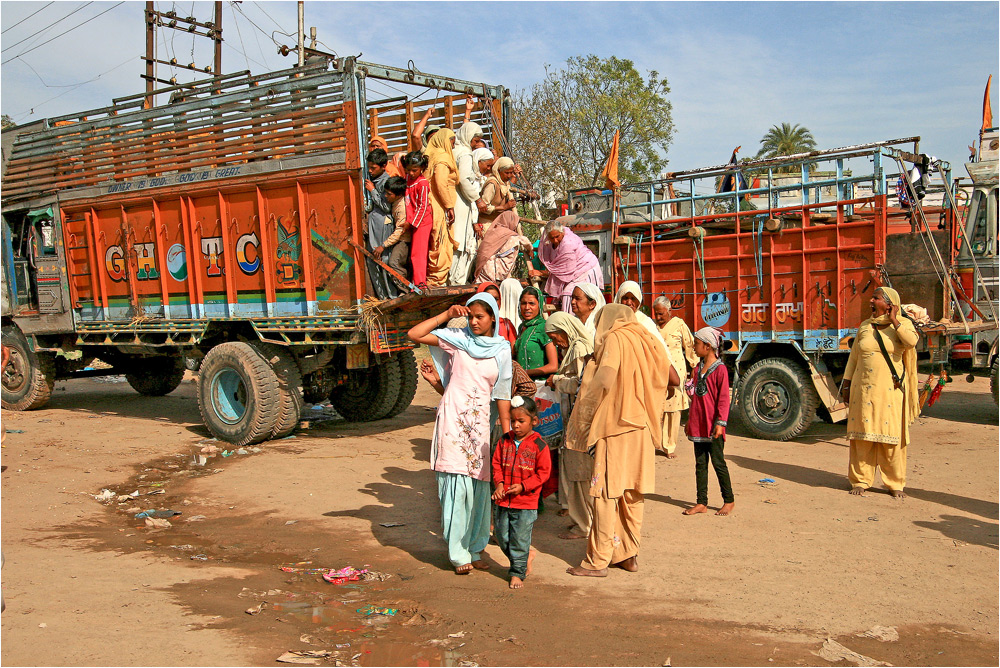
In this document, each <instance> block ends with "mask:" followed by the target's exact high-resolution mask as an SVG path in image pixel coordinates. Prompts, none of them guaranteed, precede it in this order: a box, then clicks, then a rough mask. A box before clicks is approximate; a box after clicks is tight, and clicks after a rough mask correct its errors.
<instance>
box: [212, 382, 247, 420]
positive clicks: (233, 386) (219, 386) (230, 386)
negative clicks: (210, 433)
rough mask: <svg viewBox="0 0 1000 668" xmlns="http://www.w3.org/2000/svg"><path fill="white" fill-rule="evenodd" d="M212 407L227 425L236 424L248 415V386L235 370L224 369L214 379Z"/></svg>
mask: <svg viewBox="0 0 1000 668" xmlns="http://www.w3.org/2000/svg"><path fill="white" fill-rule="evenodd" d="M211 396H212V407H213V408H214V409H215V414H216V415H218V416H219V419H220V420H222V421H223V422H225V423H226V424H236V423H238V422H239V421H240V420H242V419H243V416H244V415H246V413H247V386H246V383H245V382H243V377H242V376H240V374H239V373H237V372H236V371H235V370H233V369H222V370H221V371H219V372H218V373H216V374H215V377H214V378H212V392H211Z"/></svg>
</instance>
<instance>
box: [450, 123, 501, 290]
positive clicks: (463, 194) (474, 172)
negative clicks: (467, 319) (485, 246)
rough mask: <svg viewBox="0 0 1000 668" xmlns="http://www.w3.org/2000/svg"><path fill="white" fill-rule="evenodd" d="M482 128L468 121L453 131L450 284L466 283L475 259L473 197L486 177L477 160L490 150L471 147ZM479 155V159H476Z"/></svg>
mask: <svg viewBox="0 0 1000 668" xmlns="http://www.w3.org/2000/svg"><path fill="white" fill-rule="evenodd" d="M482 138H483V130H482V128H480V127H479V125H478V124H476V123H473V122H472V121H469V122H467V123H464V124H463V125H462V127H460V128H459V129H458V132H456V133H455V150H454V156H455V164H456V165H457V166H458V187H457V191H458V197H457V198H456V199H455V222H454V223H453V224H452V226H451V234H452V236H453V237H454V238H455V243H456V244H457V245H456V246H455V254H454V257H453V258H452V261H451V270H450V271H449V272H448V284H449V285H465V284H466V283H468V282H469V273H470V272H471V271H472V266H473V264H474V263H475V261H476V249H477V248H478V246H479V243H478V241H477V240H476V233H475V224H476V222H477V221H478V220H479V208H478V207H477V206H476V200H478V199H479V196H480V194H481V193H482V189H483V183H484V182H485V179H484V178H483V177H482V173H481V172H480V170H479V161H484V162H487V161H491V160H492V159H493V152H492V151H490V150H489V149H488V148H473V144H476V145H477V146H481V145H482V141H483V139H482ZM477 154H478V155H477ZM477 158H478V160H477Z"/></svg>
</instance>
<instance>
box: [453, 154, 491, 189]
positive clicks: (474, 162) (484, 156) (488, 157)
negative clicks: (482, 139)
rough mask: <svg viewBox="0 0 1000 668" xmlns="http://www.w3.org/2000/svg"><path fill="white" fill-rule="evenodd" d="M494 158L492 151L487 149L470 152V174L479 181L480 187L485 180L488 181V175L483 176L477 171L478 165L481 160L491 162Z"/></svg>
mask: <svg viewBox="0 0 1000 668" xmlns="http://www.w3.org/2000/svg"><path fill="white" fill-rule="evenodd" d="M456 150H457V149H456ZM494 157H495V156H494V155H493V151H491V150H490V149H488V148H477V149H476V150H475V151H473V152H472V173H473V174H475V175H476V178H477V179H479V185H480V186H482V185H483V184H485V183H486V179H488V178H489V177H490V175H489V174H483V173H482V172H481V171H479V163H480V162H482V161H483V160H492V159H493V158H494Z"/></svg>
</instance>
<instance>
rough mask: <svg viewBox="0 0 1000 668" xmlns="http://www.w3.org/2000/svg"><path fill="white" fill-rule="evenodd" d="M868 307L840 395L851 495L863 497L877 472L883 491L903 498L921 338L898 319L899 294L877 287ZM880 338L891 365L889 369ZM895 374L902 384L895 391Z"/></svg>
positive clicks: (915, 410)
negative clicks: (844, 412) (868, 315)
mask: <svg viewBox="0 0 1000 668" xmlns="http://www.w3.org/2000/svg"><path fill="white" fill-rule="evenodd" d="M871 308H872V317H871V318H869V319H868V320H865V321H864V322H862V323H861V325H860V326H859V327H858V336H857V338H856V339H855V340H854V345H853V346H851V355H850V357H849V358H848V359H847V369H846V370H845V371H844V382H843V386H842V387H843V389H842V390H841V392H842V394H843V397H844V401H845V402H846V403H847V404H848V412H847V438H848V439H849V440H850V442H851V458H850V464H849V466H848V471H847V479H848V480H849V481H850V483H851V494H856V495H858V496H864V493H865V490H866V489H868V488H870V487H871V486H872V485H873V484H874V482H875V470H876V469H879V470H881V472H882V482H883V483H884V484H885V486H886V487H887V488H888V489H889V491H890V492H891V493H892V495H893V496H894V497H896V498H901V497H904V496H906V494H904V493H903V487H904V486H905V485H906V444H907V443H908V442H909V440H910V423H911V422H913V420H914V419H916V417H917V414H918V413H920V404H919V400H918V393H919V390H918V388H917V353H916V350H915V348H914V347H915V346H916V345H917V341H919V340H920V336H919V335H918V334H917V331H916V328H915V327H914V326H913V323H912V322H911V321H910V320H909V319H908V318H905V317H903V318H900V317H899V316H900V304H899V293H897V292H896V291H895V290H893V289H892V288H884V287H883V288H878V289H877V290H876V291H875V294H873V295H872V298H871ZM879 337H881V339H882V343H883V345H884V346H885V350H886V353H888V355H889V358H890V359H891V360H892V369H891V370H890V368H889V364H888V362H887V361H886V359H885V355H883V354H882V349H881V348H880V347H879V342H878V340H879ZM893 372H895V376H896V378H898V379H899V381H900V383H899V385H900V386H898V387H897V383H896V382H895V378H893ZM855 380H857V381H858V382H857V383H854V382H853V381H855ZM852 386H853V389H852Z"/></svg>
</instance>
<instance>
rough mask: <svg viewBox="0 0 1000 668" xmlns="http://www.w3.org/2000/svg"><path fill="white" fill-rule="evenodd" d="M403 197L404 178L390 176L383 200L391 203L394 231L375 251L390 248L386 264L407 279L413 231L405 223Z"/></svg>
mask: <svg viewBox="0 0 1000 668" xmlns="http://www.w3.org/2000/svg"><path fill="white" fill-rule="evenodd" d="M405 198H406V179H401V178H399V177H398V176H390V177H389V180H388V181H386V183H385V201H386V202H388V203H389V204H390V205H392V220H393V222H394V223H395V224H396V231H395V232H393V233H392V234H390V235H389V238H388V239H386V240H385V243H383V244H382V247H380V248H376V249H375V252H376V253H381V252H383V251H384V250H385V249H387V248H391V249H392V250H391V251H390V252H389V261H388V263H387V264H388V265H389V266H390V267H391V268H392V269H393V271H395V272H396V273H397V274H399V275H400V276H402V277H404V278H407V279H408V278H409V273H410V272H409V271H407V265H408V264H409V262H410V239H411V238H412V237H413V231H412V230H410V228H409V227H408V226H407V225H406V201H405ZM392 280H394V281H396V284H397V285H398V286H399V287H400V288H405V287H406V285H405V284H404V283H402V282H400V280H399V279H398V278H396V277H395V276H392Z"/></svg>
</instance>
